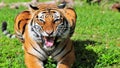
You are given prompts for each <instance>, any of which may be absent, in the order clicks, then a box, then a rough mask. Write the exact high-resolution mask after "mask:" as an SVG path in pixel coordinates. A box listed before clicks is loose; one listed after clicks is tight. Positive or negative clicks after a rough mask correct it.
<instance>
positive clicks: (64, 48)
mask: <svg viewBox="0 0 120 68" xmlns="http://www.w3.org/2000/svg"><path fill="white" fill-rule="evenodd" d="M66 46H67V45H64V47H63V48H62V49H61V50H60V52H58V53H57V54H56V55H54V56H53V57H55V56H57V55H59V54H60V53H61V52H62V51H63V50H64V49H65V48H66Z"/></svg>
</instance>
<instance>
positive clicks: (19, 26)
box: [18, 20, 22, 29]
mask: <svg viewBox="0 0 120 68" xmlns="http://www.w3.org/2000/svg"><path fill="white" fill-rule="evenodd" d="M21 21H22V20H20V21H18V29H20V23H21Z"/></svg>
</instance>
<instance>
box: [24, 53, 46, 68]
mask: <svg viewBox="0 0 120 68" xmlns="http://www.w3.org/2000/svg"><path fill="white" fill-rule="evenodd" d="M25 64H26V66H27V68H44V67H43V62H42V61H40V60H39V59H38V58H37V57H35V56H34V55H31V54H29V53H25Z"/></svg>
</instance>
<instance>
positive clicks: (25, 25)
mask: <svg viewBox="0 0 120 68" xmlns="http://www.w3.org/2000/svg"><path fill="white" fill-rule="evenodd" d="M26 25H27V23H25V25H24V26H23V31H22V35H23V34H24V32H25V27H26Z"/></svg>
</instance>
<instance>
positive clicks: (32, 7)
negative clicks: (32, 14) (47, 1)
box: [30, 4, 39, 10]
mask: <svg viewBox="0 0 120 68" xmlns="http://www.w3.org/2000/svg"><path fill="white" fill-rule="evenodd" d="M30 8H31V9H32V10H38V9H39V8H38V7H36V6H32V5H31V4H30Z"/></svg>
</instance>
